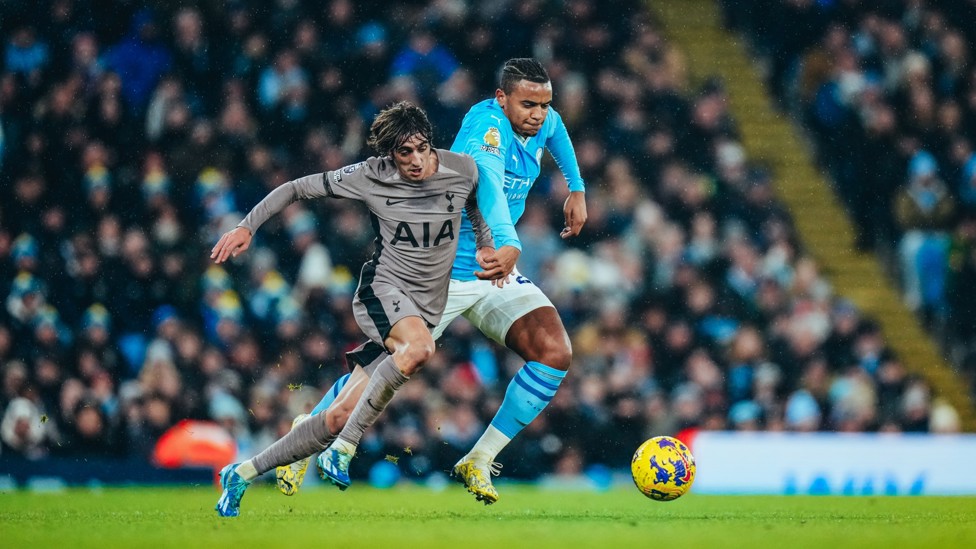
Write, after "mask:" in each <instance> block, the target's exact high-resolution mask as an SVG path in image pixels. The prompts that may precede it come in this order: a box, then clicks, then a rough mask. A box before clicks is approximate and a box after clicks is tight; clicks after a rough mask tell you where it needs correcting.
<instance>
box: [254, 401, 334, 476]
mask: <svg viewBox="0 0 976 549" xmlns="http://www.w3.org/2000/svg"><path fill="white" fill-rule="evenodd" d="M334 439H335V435H333V434H332V433H330V432H329V426H328V424H327V423H326V422H325V412H320V413H318V414H316V415H314V416H312V417H310V418H308V419H306V420H305V421H303V422H301V423H299V424H298V425H296V426H295V428H294V429H292V430H291V431H290V432H289V433H288V434H287V435H285V436H283V437H281V438H279V439H278V440H277V441H275V443H274V444H272V445H271V446H268V447H267V448H265V450H264V451H263V452H261V453H260V454H258V455H256V456H254V458H253V459H252V462H253V463H254V468H255V469H257V470H258V474H259V475H263V474H264V473H266V472H268V471H270V470H272V469H274V468H275V467H278V466H281V465H288V464H289V463H294V462H296V461H298V460H300V459H303V458H307V457H309V456H311V455H312V454H314V453H316V452H321V451H322V450H325V449H326V448H328V447H329V444H331V443H332V441H333V440H334Z"/></svg>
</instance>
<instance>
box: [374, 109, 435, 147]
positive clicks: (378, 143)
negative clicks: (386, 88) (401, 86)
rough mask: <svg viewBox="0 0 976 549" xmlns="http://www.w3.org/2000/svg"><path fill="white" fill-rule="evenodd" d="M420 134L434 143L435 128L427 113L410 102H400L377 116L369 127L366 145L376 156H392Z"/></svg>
mask: <svg viewBox="0 0 976 549" xmlns="http://www.w3.org/2000/svg"><path fill="white" fill-rule="evenodd" d="M418 133H419V134H420V135H421V136H422V137H423V138H424V139H426V140H427V143H431V144H432V143H433V141H434V128H433V127H432V126H431V125H430V120H428V119H427V113H426V112H424V110H423V109H421V108H420V107H418V106H416V105H414V104H413V103H410V102H409V101H400V102H399V103H396V104H395V105H392V106H390V107H387V108H385V109H383V110H382V111H380V113H379V114H377V115H376V118H374V119H373V124H372V125H371V126H370V127H369V139H368V140H367V141H366V144H367V145H369V146H370V147H372V148H373V150H374V151H376V154H380V155H387V154H388V155H391V156H392V155H393V151H395V150H396V149H397V147H399V146H400V145H403V143H404V142H405V141H406V140H407V139H410V138H411V137H412V136H414V135H416V134H418Z"/></svg>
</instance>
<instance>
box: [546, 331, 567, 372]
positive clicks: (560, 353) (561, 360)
mask: <svg viewBox="0 0 976 549" xmlns="http://www.w3.org/2000/svg"><path fill="white" fill-rule="evenodd" d="M543 356H544V359H543V360H540V361H539V362H541V363H543V364H545V365H546V366H549V367H552V368H555V369H557V370H562V371H564V372H565V371H566V370H569V366H570V365H571V364H572V363H573V348H572V347H571V346H570V344H569V341H562V342H561V341H559V340H558V339H556V338H553V340H552V342H551V343H550V345H548V346H547V348H546V350H545V352H544V353H543Z"/></svg>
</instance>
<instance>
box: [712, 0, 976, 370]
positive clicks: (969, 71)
mask: <svg viewBox="0 0 976 549" xmlns="http://www.w3.org/2000/svg"><path fill="white" fill-rule="evenodd" d="M724 4H725V6H726V13H727V15H728V22H729V23H730V24H731V25H733V26H734V27H736V28H738V29H740V30H742V31H746V32H748V33H749V34H750V35H751V36H752V37H753V38H754V43H755V45H756V47H757V51H758V52H760V53H761V54H762V55H764V56H765V57H766V58H767V59H769V60H770V64H769V66H770V72H769V76H770V85H771V89H773V90H774V91H775V93H776V94H777V95H778V97H779V99H780V100H782V102H783V104H784V105H785V106H787V107H788V108H790V109H792V110H794V112H796V113H797V114H799V115H800V116H801V117H802V119H803V121H804V123H805V125H806V126H807V127H808V128H809V129H810V131H811V135H812V136H813V137H814V139H815V140H816V143H817V148H818V152H819V154H820V161H821V163H822V164H823V165H824V166H825V167H826V168H827V169H828V170H829V172H830V174H831V175H832V178H833V180H834V182H835V185H836V190H837V193H838V194H839V195H840V196H841V197H842V198H843V199H844V202H845V203H846V205H847V207H848V209H849V211H850V212H851V215H852V217H853V218H854V220H855V221H856V222H857V225H858V230H859V234H858V246H859V247H861V248H862V249H864V250H872V249H874V250H877V251H879V252H881V253H882V254H883V255H886V256H890V257H891V258H892V265H893V266H894V268H895V269H894V270H895V271H896V273H897V275H898V278H899V280H900V282H901V286H902V289H903V292H904V299H905V302H906V304H907V305H908V306H909V307H911V308H912V309H914V310H916V311H918V312H919V314H920V316H921V317H922V318H923V319H924V320H925V321H926V322H927V323H929V324H930V325H931V326H932V327H934V328H936V330H937V332H941V333H942V334H944V336H945V339H946V342H947V344H948V345H947V349H948V351H949V354H950V355H951V356H952V358H953V359H954V361H955V362H956V363H957V364H959V365H960V366H962V368H963V370H964V372H965V374H966V375H967V376H968V378H969V379H970V381H973V380H976V285H974V284H973V281H976V63H974V60H976V3H974V2H972V1H970V0H947V1H941V2H934V1H928V0H910V1H899V2H893V1H885V0H831V1H816V2H815V1H813V0H772V1H770V0H765V1H763V0H757V1H752V2H724ZM974 387H976V385H974Z"/></svg>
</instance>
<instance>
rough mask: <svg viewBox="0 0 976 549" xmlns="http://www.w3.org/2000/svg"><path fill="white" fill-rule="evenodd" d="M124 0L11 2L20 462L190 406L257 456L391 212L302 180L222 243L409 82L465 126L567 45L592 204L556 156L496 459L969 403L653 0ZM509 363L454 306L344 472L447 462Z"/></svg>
mask: <svg viewBox="0 0 976 549" xmlns="http://www.w3.org/2000/svg"><path fill="white" fill-rule="evenodd" d="M134 4H136V3H133V2H128V1H124V0H101V1H98V0H44V1H39V2H29V3H18V2H13V3H12V2H0V36H2V38H3V44H2V48H3V52H2V53H3V55H2V57H0V163H2V165H0V193H2V195H0V296H2V298H3V306H2V307H0V383H2V386H0V390H2V392H0V414H2V447H0V459H2V458H6V457H9V456H25V457H27V458H39V457H43V456H47V455H54V456H69V457H76V458H92V457H101V456H114V457H122V458H127V459H133V460H145V459H149V456H151V454H152V449H153V445H154V444H155V441H156V440H157V439H158V438H159V436H160V435H161V433H163V432H165V431H166V430H167V429H169V428H171V427H172V426H173V425H174V424H175V423H176V422H177V421H178V420H179V419H182V418H196V419H210V420H213V421H216V422H219V423H220V424H221V425H223V426H224V427H226V429H227V430H228V431H229V432H230V433H232V434H233V436H234V437H235V439H236V441H237V443H238V449H239V454H240V455H241V457H246V456H249V455H253V454H254V453H256V452H257V451H259V450H261V449H262V448H263V447H264V446H266V445H267V444H269V443H270V442H271V441H273V440H274V439H275V438H277V437H278V436H280V435H281V434H283V433H284V432H285V431H286V430H287V429H288V428H289V425H290V421H291V419H292V417H293V416H294V415H296V414H297V413H300V412H303V411H307V410H308V409H309V408H310V407H311V406H312V405H313V404H314V403H315V402H317V400H318V398H319V396H320V395H321V394H322V392H323V391H324V390H325V389H326V388H328V387H329V386H330V385H331V383H332V382H333V381H334V380H335V379H336V378H337V377H338V376H340V375H342V374H343V373H344V372H345V371H346V365H345V361H344V357H343V353H344V352H345V351H346V350H348V349H349V348H350V347H351V346H354V345H356V344H358V343H360V342H361V341H362V339H363V336H362V335H361V333H360V331H359V329H358V327H357V326H356V323H355V321H354V319H353V316H352V314H351V299H352V292H353V291H354V289H355V284H356V278H357V275H358V269H359V267H360V266H361V264H362V263H363V261H365V259H367V258H368V256H369V254H370V252H371V250H370V248H371V245H370V244H371V240H372V231H371V230H370V229H369V225H368V222H367V220H366V217H365V216H364V215H363V210H361V209H360V208H359V207H357V206H356V205H354V204H349V203H346V202H345V201H334V200H321V201H309V202H301V203H296V204H293V205H292V206H290V207H288V208H287V209H286V210H285V211H284V212H283V213H282V215H280V216H278V217H277V218H275V219H273V220H271V221H270V222H269V223H268V224H266V225H265V226H264V227H262V229H261V231H259V233H258V234H257V236H256V237H255V240H254V244H253V246H252V248H251V250H249V251H248V252H247V253H246V254H244V255H242V256H241V257H239V258H237V259H236V260H233V261H232V262H230V263H229V264H227V265H226V267H221V266H215V265H213V264H212V263H211V262H210V261H209V251H210V248H211V246H212V245H213V243H214V242H215V241H216V240H217V238H218V236H219V235H220V234H221V233H222V232H223V231H225V230H227V229H229V228H232V227H234V226H235V225H236V224H237V223H238V222H239V221H240V219H241V218H242V216H243V214H244V213H246V212H247V211H248V210H249V209H250V207H252V206H253V205H254V204H255V203H256V202H257V201H258V200H260V199H261V198H262V197H263V196H264V195H265V194H266V193H267V192H269V191H270V190H271V189H273V188H275V187H276V186H277V185H279V184H281V183H282V182H285V181H288V180H290V179H293V178H296V177H299V176H302V175H305V174H309V173H316V172H321V171H324V170H329V169H336V168H339V167H341V166H343V165H345V164H348V163H351V162H353V161H358V160H361V159H362V158H364V157H365V156H367V155H368V151H367V150H366V148H365V143H364V141H365V133H366V129H365V128H366V127H367V125H368V123H369V121H370V120H371V119H372V116H373V115H374V114H375V113H377V112H378V110H379V109H381V108H383V107H384V106H386V105H388V104H390V103H391V102H393V101H397V100H403V99H407V100H411V101H414V102H417V103H419V104H421V105H422V106H424V107H425V108H426V109H427V110H428V112H429V113H430V116H431V119H432V121H433V122H434V124H435V141H436V144H438V145H439V146H442V147H448V146H449V145H450V143H451V141H452V138H453V134H454V132H455V131H456V130H457V128H458V127H459V124H460V120H461V118H462V116H463V115H464V113H465V112H466V111H467V109H468V107H469V106H470V105H472V104H474V103H475V102H477V101H479V100H480V99H482V98H484V97H487V96H490V95H491V94H493V92H494V89H495V87H496V85H495V79H496V73H497V70H498V68H499V67H500V65H501V63H502V62H503V61H504V60H505V59H507V58H509V57H514V56H535V57H537V58H539V59H540V60H541V61H543V63H544V64H545V65H546V67H547V68H548V70H549V73H550V75H551V77H552V80H553V87H554V90H555V101H554V105H555V108H556V109H557V110H558V111H559V112H560V114H561V115H562V118H563V120H564V121H565V122H566V124H567V126H568V128H569V131H570V135H571V136H572V137H573V139H574V143H575V146H576V152H577V155H578V157H579V162H580V166H581V169H582V172H583V175H584V177H585V179H586V180H587V203H588V208H589V220H588V222H587V224H586V226H585V227H584V231H583V233H582V234H581V235H580V237H579V238H576V239H574V240H571V241H563V240H562V239H560V238H559V236H558V233H559V229H560V228H561V227H562V224H563V219H562V203H563V200H564V199H565V197H566V195H567V189H566V185H565V181H563V179H562V177H561V175H560V174H559V172H558V169H556V167H555V166H554V165H551V163H550V164H547V165H546V166H545V167H544V170H543V175H542V177H540V179H539V181H538V182H537V183H536V185H535V187H534V189H533V194H532V195H531V196H530V200H529V202H528V205H527V208H526V213H525V215H524V217H523V218H522V221H521V222H520V224H519V234H520V236H521V239H522V244H523V248H524V253H523V256H522V258H521V259H520V262H519V268H520V270H521V272H522V273H523V274H524V275H525V276H527V277H528V278H530V279H531V280H533V281H534V282H535V283H537V284H538V285H539V286H541V287H542V288H543V289H544V290H545V291H546V292H547V294H548V295H549V296H550V298H551V299H552V300H553V302H554V303H555V304H556V306H557V308H558V310H559V312H560V314H561V316H562V318H563V321H564V323H565V324H566V326H567V329H568V330H569V332H570V334H571V337H572V340H573V347H574V360H573V367H572V369H571V373H570V375H569V377H568V378H567V379H566V382H564V383H563V385H562V388H561V390H560V391H559V392H558V393H557V395H556V397H555V398H554V399H553V400H552V403H551V405H550V406H549V408H548V410H547V411H546V412H545V413H544V414H543V415H542V416H540V418H539V419H538V420H537V421H535V422H534V423H533V424H531V425H530V426H529V427H528V428H527V429H526V430H525V431H524V432H523V433H522V434H521V435H520V436H519V437H518V438H516V440H515V442H514V443H513V444H512V445H511V447H510V448H509V449H508V450H506V451H505V452H504V453H503V454H502V455H501V456H500V457H501V460H502V461H503V462H505V464H506V469H505V471H506V476H517V477H534V476H536V475H539V474H542V473H550V472H556V473H559V474H574V473H578V472H580V471H583V470H585V469H586V468H587V467H589V466H591V465H595V464H603V465H609V466H613V467H625V466H626V464H627V463H628V462H629V459H630V456H631V454H632V452H633V450H634V448H636V447H637V446H638V445H639V443H640V442H642V441H643V440H644V439H646V438H648V437H650V436H653V435H658V434H674V433H677V432H679V431H681V430H684V429H710V430H722V429H730V430H732V429H735V430H791V431H817V430H832V431H892V432H898V431H934V432H951V431H955V430H957V429H958V428H959V420H958V417H957V415H956V412H955V411H954V410H953V409H952V408H951V407H950V406H949V405H948V404H946V403H944V402H942V401H940V400H939V399H935V398H933V395H932V392H931V390H930V387H929V386H928V385H927V384H926V382H925V381H924V380H922V379H919V378H916V377H913V376H911V375H909V374H908V373H907V372H906V369H905V368H904V366H903V364H902V363H901V362H900V361H899V358H898V357H897V356H896V355H895V354H893V353H892V352H891V351H890V350H889V349H888V347H887V346H886V344H885V339H884V336H883V334H882V333H881V332H880V331H879V328H878V326H877V324H876V323H875V322H873V321H872V320H871V319H870V318H864V317H863V316H862V315H861V314H860V313H859V312H858V311H857V310H856V309H855V308H854V307H853V306H852V305H851V303H850V302H848V301H846V300H844V299H842V298H840V297H838V296H835V295H833V293H832V291H831V288H830V285H829V284H828V283H827V281H826V280H825V279H824V278H823V277H822V276H821V273H820V272H819V271H818V266H817V264H816V262H815V261H814V260H813V259H811V258H810V257H809V256H807V255H805V254H804V251H803V249H802V247H801V246H800V244H799V235H797V234H796V233H795V229H794V227H793V225H792V224H791V221H790V217H789V215H788V213H787V212H786V211H785V210H784V209H783V208H782V206H781V205H780V204H778V203H777V202H776V201H775V199H774V197H773V193H772V189H771V180H770V177H771V176H770V174H769V173H768V172H767V171H765V170H764V169H762V167H760V166H756V165H754V164H753V163H751V162H750V161H749V159H748V158H746V156H745V153H744V151H743V148H742V146H741V145H740V144H739V136H738V133H737V129H736V125H735V121H734V120H732V119H731V118H730V116H729V114H728V111H727V107H726V104H727V99H728V98H727V97H726V94H725V90H724V88H723V85H722V83H721V82H719V81H706V82H697V83H694V84H693V85H692V84H690V83H689V82H688V79H687V76H686V70H685V69H686V67H685V63H686V62H685V59H684V58H683V56H682V54H681V53H680V52H678V51H676V50H675V49H674V48H673V47H672V46H671V45H669V44H668V43H667V42H666V41H665V40H664V39H663V35H662V31H661V29H660V28H659V26H658V25H657V24H656V23H655V22H654V21H653V20H651V19H650V17H649V15H648V13H647V12H646V11H645V8H644V5H643V2H640V1H638V0H612V1H608V2H599V3H597V2H596V1H595V0H566V1H564V2H542V1H538V0H524V1H520V2H508V1H493V2H487V1H485V2H475V1H469V2H464V1H461V0H425V1H421V0H418V1H412V2H403V3H399V4H396V5H391V4H388V3H386V2H352V1H351V0H329V1H323V2H312V1H302V0H210V1H207V0H201V1H199V2H179V3H177V2H168V1H165V0H158V1H156V2H147V3H146V5H149V6H150V7H149V8H138V9H137V7H136V6H135V5H134ZM938 152H939V151H933V155H934V154H937V153H938ZM946 166H948V165H946ZM520 366H521V363H520V361H519V359H518V358H517V357H515V356H514V355H512V354H511V353H510V352H508V351H506V350H505V349H503V348H501V347H499V346H497V345H495V344H493V343H490V342H488V341H487V340H486V339H485V338H483V337H482V336H481V335H480V334H478V333H477V331H476V330H474V329H472V327H471V326H470V325H469V324H466V323H465V322H464V321H463V319H460V320H459V321H457V322H455V323H454V324H453V325H452V327H451V328H450V329H449V330H448V332H447V333H446V334H445V336H444V337H443V338H442V339H441V340H440V341H439V342H438V352H437V353H436V355H435V357H434V358H433V360H432V361H431V362H430V363H429V364H428V365H427V366H426V368H425V370H424V373H423V374H422V375H419V376H415V377H414V379H412V380H411V381H410V382H409V383H408V384H407V385H406V386H405V387H404V389H403V390H402V391H400V394H399V396H398V397H397V399H396V400H395V401H394V402H393V403H392V404H391V407H390V409H389V410H388V412H387V414H386V415H385V417H384V418H383V419H382V420H381V422H380V423H379V424H377V426H376V427H375V428H374V429H372V430H371V432H369V433H368V434H367V438H366V439H364V442H363V444H362V446H361V447H360V456H361V457H360V459H357V460H356V461H355V462H354V468H355V467H359V468H360V470H359V472H360V473H362V472H364V470H365V468H367V467H369V466H370V465H371V464H372V463H374V462H382V461H383V460H384V458H386V457H387V456H394V457H399V467H400V469H401V471H403V472H404V473H405V474H408V475H419V476H425V475H427V474H429V473H431V472H434V471H445V470H448V469H449V467H450V465H451V464H453V463H454V461H455V460H456V459H457V457H458V456H460V455H461V454H462V453H463V452H465V451H466V450H467V449H468V448H469V447H470V446H471V445H472V444H473V443H474V441H475V440H476V439H477V437H478V436H480V434H481V432H482V430H483V429H484V427H485V426H486V425H487V422H488V421H490V419H491V417H492V416H493V414H494V411H495V410H496V409H497V407H498V405H499V403H500V401H501V398H502V396H503V394H504V390H505V387H506V385H507V383H508V381H509V379H510V377H511V375H512V374H513V373H514V372H515V371H516V370H517V369H518V368H519V367H520ZM354 472H355V471H354Z"/></svg>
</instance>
